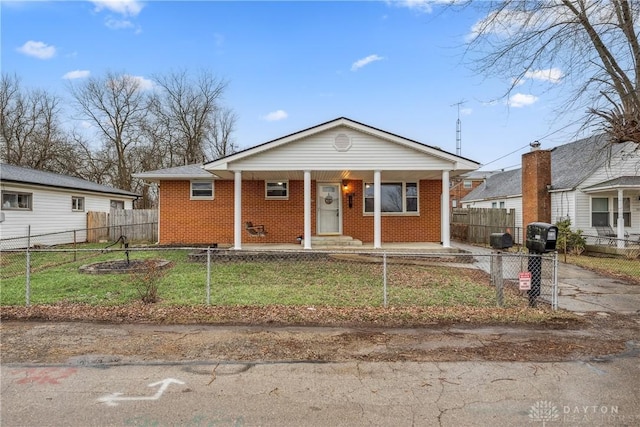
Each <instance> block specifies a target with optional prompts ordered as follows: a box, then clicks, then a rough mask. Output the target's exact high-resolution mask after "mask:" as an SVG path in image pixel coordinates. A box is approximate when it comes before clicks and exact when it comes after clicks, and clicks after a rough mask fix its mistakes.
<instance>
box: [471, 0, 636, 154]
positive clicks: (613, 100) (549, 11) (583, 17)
mask: <svg viewBox="0 0 640 427" xmlns="http://www.w3.org/2000/svg"><path fill="white" fill-rule="evenodd" d="M473 4H479V5H481V6H480V7H487V8H488V9H485V10H486V11H487V14H486V16H485V18H484V19H482V20H481V21H479V22H478V23H476V25H475V26H474V28H473V34H472V37H471V39H470V42H469V45H468V53H469V54H470V55H471V57H472V61H473V63H474V64H475V66H476V69H477V70H479V71H481V72H484V73H489V74H496V75H498V76H505V75H509V76H511V77H512V78H513V79H512V84H511V86H510V87H509V89H508V91H507V93H506V95H505V96H507V97H508V96H510V95H511V94H512V93H513V92H514V89H515V88H516V87H518V85H520V84H521V83H522V82H523V81H525V80H527V79H531V78H540V79H546V80H553V79H562V81H563V82H565V83H567V84H573V86H572V91H571V92H570V94H569V96H568V97H566V98H565V100H566V103H565V108H564V111H565V112H566V111H571V110H573V109H575V108H582V109H583V111H585V113H586V116H585V117H584V119H585V123H586V124H593V123H594V119H595V123H598V124H599V125H600V126H602V127H603V128H604V130H606V131H607V132H608V134H609V135H610V136H611V138H612V141H613V142H626V141H632V142H635V143H636V144H640V92H639V89H640V43H639V42H638V33H637V31H638V28H639V26H640V0H549V1H539V0H503V1H491V2H477V3H475V2H474V3H473ZM478 52H482V53H480V54H478ZM475 55H479V56H475Z"/></svg>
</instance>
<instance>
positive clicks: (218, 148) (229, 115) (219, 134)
mask: <svg viewBox="0 0 640 427" xmlns="http://www.w3.org/2000/svg"><path fill="white" fill-rule="evenodd" d="M237 120H238V116H237V115H236V113H235V112H234V111H233V110H231V109H230V108H226V107H223V108H220V110H219V111H218V113H217V114H216V116H215V117H214V119H213V123H212V127H211V130H210V133H209V144H208V154H209V159H211V160H215V159H218V158H220V157H224V156H228V155H229V154H233V153H235V152H236V150H237V149H238V147H237V146H236V144H235V143H234V141H233V138H232V134H233V131H234V130H235V127H236V121H237Z"/></svg>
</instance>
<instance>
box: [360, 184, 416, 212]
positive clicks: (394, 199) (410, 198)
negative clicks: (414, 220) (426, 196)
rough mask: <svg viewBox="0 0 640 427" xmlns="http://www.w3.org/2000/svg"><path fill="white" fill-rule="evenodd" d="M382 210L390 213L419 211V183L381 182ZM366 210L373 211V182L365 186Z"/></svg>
mask: <svg viewBox="0 0 640 427" xmlns="http://www.w3.org/2000/svg"><path fill="white" fill-rule="evenodd" d="M380 195H381V196H382V197H381V200H380V211H381V212H390V213H414V212H418V183H416V182H406V183H404V182H386V183H382V184H380ZM364 211H365V212H373V184H372V183H366V184H365V186H364Z"/></svg>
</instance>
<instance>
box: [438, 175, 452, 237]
mask: <svg viewBox="0 0 640 427" xmlns="http://www.w3.org/2000/svg"><path fill="white" fill-rule="evenodd" d="M440 214H441V215H440V218H441V219H440V239H441V240H442V247H443V248H450V247H451V240H450V235H451V230H450V229H449V227H450V225H449V222H450V219H449V171H448V170H443V171H442V198H441V199H440Z"/></svg>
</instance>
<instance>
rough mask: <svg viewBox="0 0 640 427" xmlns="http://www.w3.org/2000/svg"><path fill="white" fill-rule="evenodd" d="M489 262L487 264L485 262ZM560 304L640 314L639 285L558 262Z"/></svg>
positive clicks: (580, 309) (466, 247)
mask: <svg viewBox="0 0 640 427" xmlns="http://www.w3.org/2000/svg"><path fill="white" fill-rule="evenodd" d="M451 245H452V246H453V247H455V248H458V249H463V250H466V251H469V252H471V253H478V254H483V255H487V254H490V253H491V252H492V250H491V249H489V248H483V247H479V246H471V245H466V244H464V243H459V242H452V244H451ZM485 264H486V263H485ZM558 288H559V295H558V307H559V308H562V309H565V310H569V311H572V312H575V313H586V312H593V311H596V312H602V313H619V314H635V313H640V286H637V285H632V284H628V283H625V282H622V281H620V280H619V279H615V278H611V277H607V276H602V275H600V274H598V273H594V272H593V271H590V270H587V269H584V268H582V267H578V266H576V265H572V264H564V263H562V262H558Z"/></svg>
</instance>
